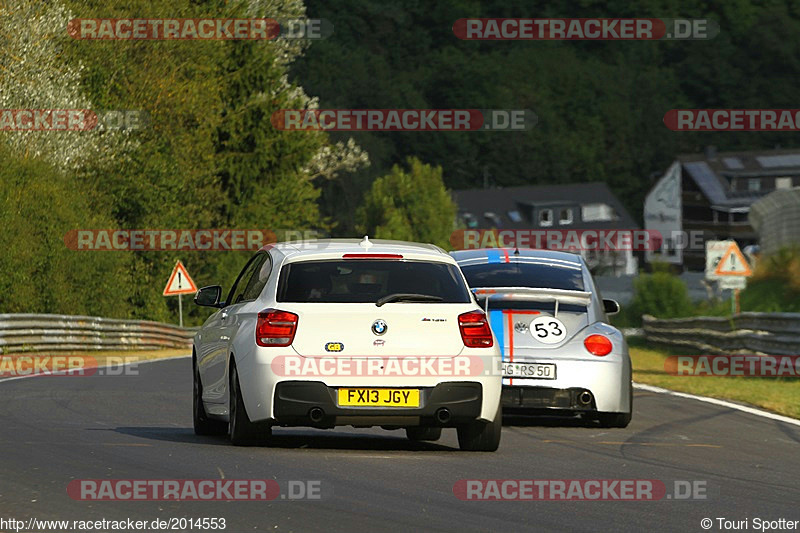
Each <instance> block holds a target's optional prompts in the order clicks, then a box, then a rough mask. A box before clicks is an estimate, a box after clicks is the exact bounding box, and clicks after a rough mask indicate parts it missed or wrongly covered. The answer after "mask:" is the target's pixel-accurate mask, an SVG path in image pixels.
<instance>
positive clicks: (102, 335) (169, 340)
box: [0, 314, 198, 354]
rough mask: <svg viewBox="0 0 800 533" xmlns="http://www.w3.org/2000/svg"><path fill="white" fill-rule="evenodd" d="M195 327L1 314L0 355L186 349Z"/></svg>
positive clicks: (79, 317) (67, 316)
mask: <svg viewBox="0 0 800 533" xmlns="http://www.w3.org/2000/svg"><path fill="white" fill-rule="evenodd" d="M197 330H198V328H181V327H178V326H173V325H171V324H163V323H161V322H152V321H148V320H118V319H112V318H101V317H96V316H71V315H44V314H0V354H7V353H19V352H32V353H36V352H76V351H87V350H153V349H165V348H189V347H191V345H192V338H193V337H194V334H195V333H196V332H197Z"/></svg>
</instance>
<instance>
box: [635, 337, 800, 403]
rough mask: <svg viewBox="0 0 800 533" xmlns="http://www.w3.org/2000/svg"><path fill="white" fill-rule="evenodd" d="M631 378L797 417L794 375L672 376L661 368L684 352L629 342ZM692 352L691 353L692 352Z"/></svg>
mask: <svg viewBox="0 0 800 533" xmlns="http://www.w3.org/2000/svg"><path fill="white" fill-rule="evenodd" d="M630 344H631V346H630V354H631V361H632V362H633V380H634V381H636V382H637V383H646V384H648V385H655V386H656V387H663V388H665V389H670V390H674V391H680V392H688V393H690V394H697V395H700V396H709V397H711V398H720V399H724V400H732V401H734V402H741V403H746V404H749V405H752V406H755V407H760V408H762V409H765V410H767V411H772V412H774V413H778V414H781V415H785V416H791V417H793V418H800V381H798V379H797V378H785V377H781V378H755V377H743V376H735V377H722V376H700V377H693V376H671V375H669V374H667V373H666V371H665V370H664V361H665V360H666V358H667V357H668V356H670V355H687V354H686V353H685V352H684V353H679V352H677V351H673V350H670V349H666V348H662V347H654V346H648V345H646V344H642V343H639V342H631V343H630ZM692 355H694V354H692Z"/></svg>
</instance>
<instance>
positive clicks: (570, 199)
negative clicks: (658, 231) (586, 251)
mask: <svg viewBox="0 0 800 533" xmlns="http://www.w3.org/2000/svg"><path fill="white" fill-rule="evenodd" d="M452 194H453V199H454V200H455V202H456V204H457V205H458V213H459V215H463V214H464V213H470V214H472V215H473V216H474V217H475V218H476V220H477V222H478V225H477V228H474V229H491V228H500V227H502V228H508V229H530V228H532V227H535V226H536V223H535V221H533V220H531V219H530V216H529V215H530V213H531V211H532V209H533V208H537V207H548V208H551V207H554V206H559V205H563V206H564V207H569V206H576V205H581V206H583V205H587V204H606V205H608V206H610V207H611V208H613V210H614V211H615V212H616V215H617V219H616V220H607V221H595V222H582V221H581V220H579V218H578V219H576V220H575V221H574V223H572V224H570V226H569V229H638V227H639V226H638V224H636V221H635V220H634V219H633V217H631V215H630V214H629V213H628V211H627V210H626V209H625V207H624V206H623V205H622V203H621V202H620V201H619V200H618V199H617V197H616V196H614V194H613V193H612V192H611V189H609V188H608V185H606V184H605V183H603V182H588V183H572V184H563V185H523V186H520V187H506V188H493V189H462V190H458V191H453V193H452ZM510 211H518V212H519V214H520V215H521V218H522V219H521V220H520V221H514V220H512V219H511V218H509V212H510ZM485 213H494V214H495V215H497V216H498V217H499V218H500V222H501V225H500V226H498V225H497V224H494V223H492V222H491V221H490V220H488V219H487V218H485V216H484V214H485ZM553 228H554V229H559V228H561V229H563V228H564V227H563V226H558V225H557V224H556V225H554V226H553Z"/></svg>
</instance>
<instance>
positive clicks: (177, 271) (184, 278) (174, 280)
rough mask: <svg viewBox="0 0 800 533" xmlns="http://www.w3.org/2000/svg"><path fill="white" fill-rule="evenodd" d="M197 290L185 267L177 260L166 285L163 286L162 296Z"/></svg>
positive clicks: (191, 292)
mask: <svg viewBox="0 0 800 533" xmlns="http://www.w3.org/2000/svg"><path fill="white" fill-rule="evenodd" d="M196 292H197V285H195V284H194V281H192V278H191V277H189V273H188V272H187V271H186V267H185V266H183V263H181V262H180V260H178V262H177V263H175V268H173V269H172V274H171V275H170V277H169V281H168V282H167V286H166V287H164V296H175V295H177V294H194V293H196Z"/></svg>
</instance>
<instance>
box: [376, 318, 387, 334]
mask: <svg viewBox="0 0 800 533" xmlns="http://www.w3.org/2000/svg"><path fill="white" fill-rule="evenodd" d="M387 329H389V326H387V325H386V322H385V321H384V320H381V319H378V320H376V321H375V322H373V323H372V333H374V334H375V335H383V334H384V333H386V330H387Z"/></svg>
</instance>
